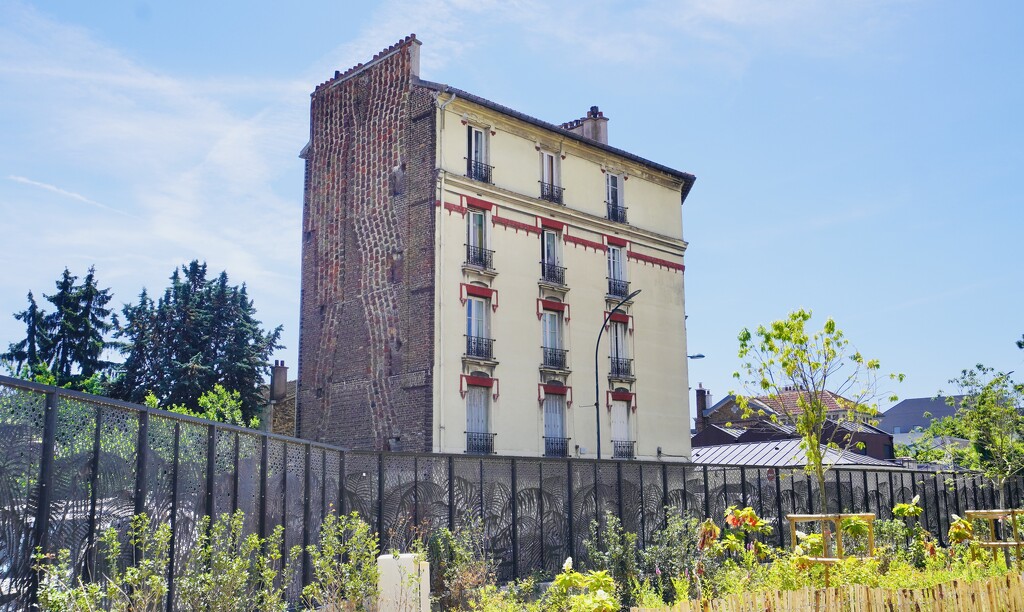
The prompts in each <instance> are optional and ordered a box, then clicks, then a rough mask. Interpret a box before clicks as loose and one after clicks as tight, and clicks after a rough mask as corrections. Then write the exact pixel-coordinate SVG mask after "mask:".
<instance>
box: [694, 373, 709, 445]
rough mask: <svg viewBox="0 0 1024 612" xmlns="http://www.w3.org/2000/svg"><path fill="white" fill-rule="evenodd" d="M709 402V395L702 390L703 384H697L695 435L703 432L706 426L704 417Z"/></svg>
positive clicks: (705, 417) (705, 390) (706, 391)
mask: <svg viewBox="0 0 1024 612" xmlns="http://www.w3.org/2000/svg"><path fill="white" fill-rule="evenodd" d="M710 401H711V393H710V392H709V391H708V390H707V389H705V388H704V383H697V415H696V416H697V418H696V421H697V433H700V432H702V431H704V428H705V427H707V426H708V424H707V416H705V415H704V413H705V412H707V409H708V402H710Z"/></svg>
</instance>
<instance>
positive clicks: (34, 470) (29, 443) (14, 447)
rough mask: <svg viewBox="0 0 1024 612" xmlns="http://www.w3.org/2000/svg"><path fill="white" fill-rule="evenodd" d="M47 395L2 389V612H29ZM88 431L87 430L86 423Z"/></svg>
mask: <svg viewBox="0 0 1024 612" xmlns="http://www.w3.org/2000/svg"><path fill="white" fill-rule="evenodd" d="M45 412H46V396H45V395H43V394H42V393H37V392H34V391H23V390H20V389H13V388H10V387H0V445H2V448H3V449H4V452H2V453H0V585H3V589H2V590H3V591H4V592H5V594H4V595H0V610H3V611H5V612H6V611H11V612H13V611H14V610H25V609H27V608H28V601H27V600H26V596H27V594H28V584H29V581H30V579H31V577H32V525H33V524H34V522H35V513H36V509H37V506H38V502H39V470H40V463H41V460H42V455H41V450H42V447H41V445H40V440H42V439H43V419H44V415H45ZM83 426H86V427H87V425H85V424H83Z"/></svg>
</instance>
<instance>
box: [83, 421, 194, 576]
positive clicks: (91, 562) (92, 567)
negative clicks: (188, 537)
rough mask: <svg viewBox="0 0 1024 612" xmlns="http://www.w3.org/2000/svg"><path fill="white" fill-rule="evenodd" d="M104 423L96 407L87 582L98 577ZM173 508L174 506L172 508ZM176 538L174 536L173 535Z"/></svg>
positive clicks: (90, 479) (90, 476) (85, 569)
mask: <svg viewBox="0 0 1024 612" xmlns="http://www.w3.org/2000/svg"><path fill="white" fill-rule="evenodd" d="M102 423H103V406H102V405H97V406H96V428H95V429H94V430H93V437H92V461H91V462H90V463H91V465H90V468H89V470H90V474H89V536H88V540H87V542H86V545H85V568H84V570H83V573H84V574H85V576H84V579H85V581H86V582H91V581H92V580H93V578H94V577H95V575H96V504H97V503H98V501H99V495H98V493H99V491H98V488H99V480H100V432H101V427H102ZM171 507H172V508H173V506H171ZM171 537H172V538H173V537H174V534H171Z"/></svg>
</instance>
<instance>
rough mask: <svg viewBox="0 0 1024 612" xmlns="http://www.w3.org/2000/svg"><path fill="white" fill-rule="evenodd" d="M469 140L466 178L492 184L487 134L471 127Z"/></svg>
mask: <svg viewBox="0 0 1024 612" xmlns="http://www.w3.org/2000/svg"><path fill="white" fill-rule="evenodd" d="M467 139H468V143H467V149H466V150H467V152H468V155H467V157H466V176H468V177H469V178H471V179H475V180H478V181H483V182H484V183H490V182H491V166H489V165H487V159H488V157H487V134H486V133H485V132H484V131H483V130H481V129H480V128H475V127H473V126H469V128H468V136H467Z"/></svg>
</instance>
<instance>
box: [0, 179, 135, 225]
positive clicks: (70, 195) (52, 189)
mask: <svg viewBox="0 0 1024 612" xmlns="http://www.w3.org/2000/svg"><path fill="white" fill-rule="evenodd" d="M7 179H8V180H10V181H14V182H15V183H21V184H22V185H31V186H32V187H38V188H40V189H45V190H46V191H50V192H52V193H56V194H58V195H62V196H64V197H66V198H71V199H72V200H78V201H79V202H85V203H86V204H91V205H92V206H95V207H97V208H102V209H103V210H109V211H110V212H114V213H117V214H119V215H127V214H128V213H126V212H124V211H123V210H118V209H116V208H112V207H110V206H107V205H106V204H100V203H99V202H97V201H96V200H90V199H89V198H87V197H85V196H84V195H82V194H80V193H75V192H74V191H68V190H66V189H61V188H60V187H57V186H56V185H50V184H49V183H41V182H39V181H33V180H32V179H30V178H25V177H24V176H16V175H14V174H12V175H10V176H8V177H7Z"/></svg>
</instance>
